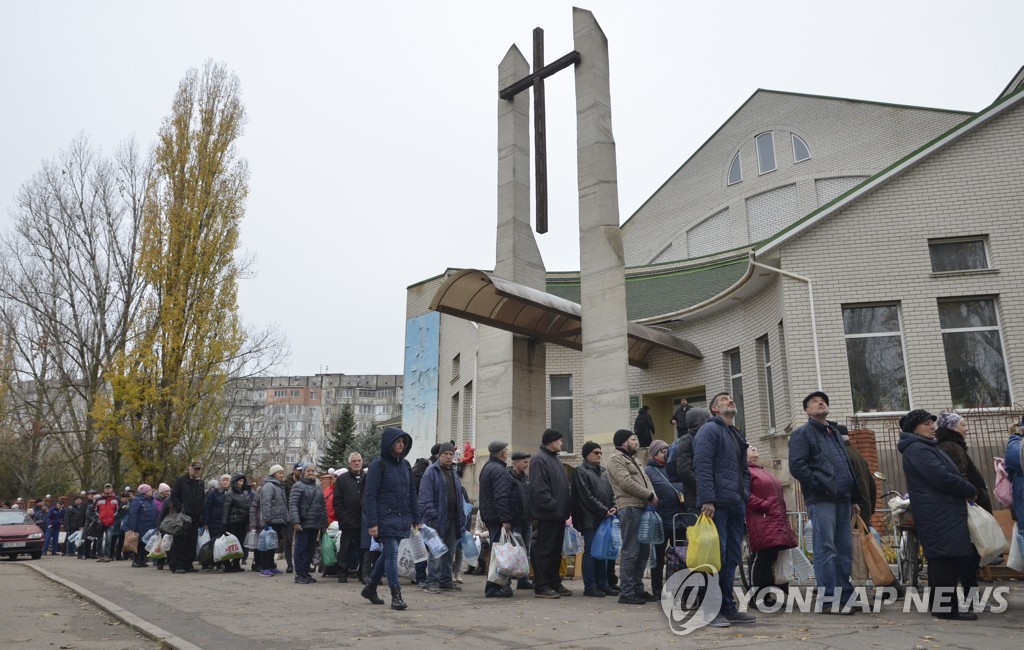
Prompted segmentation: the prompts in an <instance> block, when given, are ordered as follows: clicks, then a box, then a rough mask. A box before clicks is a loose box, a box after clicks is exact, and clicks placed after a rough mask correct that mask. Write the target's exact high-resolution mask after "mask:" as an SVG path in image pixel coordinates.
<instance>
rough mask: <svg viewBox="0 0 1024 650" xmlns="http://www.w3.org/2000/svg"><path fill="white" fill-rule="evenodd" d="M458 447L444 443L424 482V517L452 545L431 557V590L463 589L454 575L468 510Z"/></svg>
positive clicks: (425, 475) (429, 576) (429, 563)
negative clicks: (457, 461)
mask: <svg viewBox="0 0 1024 650" xmlns="http://www.w3.org/2000/svg"><path fill="white" fill-rule="evenodd" d="M454 460H455V447H454V446H453V445H452V444H451V443H450V442H444V443H441V447H440V448H439V449H438V454H437V461H436V462H434V463H433V464H432V465H430V467H428V468H427V470H426V471H425V472H423V481H422V482H421V483H420V492H419V506H420V518H421V519H422V521H423V523H424V524H425V525H427V526H430V527H431V528H433V529H434V530H436V531H437V534H438V535H440V537H441V541H443V542H444V544H445V546H447V547H448V552H446V553H445V554H444V555H442V556H441V557H434V556H433V555H431V556H430V559H429V560H428V566H427V593H430V594H439V593H441V591H461V590H462V588H461V587H459V586H458V585H457V584H455V582H453V576H452V558H453V557H454V556H455V547H456V544H457V543H458V541H459V537H460V536H461V535H462V531H464V530H466V511H465V510H463V508H462V482H461V481H459V477H458V476H457V475H456V474H455V469H454Z"/></svg>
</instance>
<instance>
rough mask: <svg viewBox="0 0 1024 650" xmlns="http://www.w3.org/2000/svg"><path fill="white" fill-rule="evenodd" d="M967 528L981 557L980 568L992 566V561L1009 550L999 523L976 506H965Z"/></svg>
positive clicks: (971, 504) (972, 504)
mask: <svg viewBox="0 0 1024 650" xmlns="http://www.w3.org/2000/svg"><path fill="white" fill-rule="evenodd" d="M967 528H968V529H969V530H970V531H971V541H972V542H974V548H976V549H978V555H980V556H981V563H980V566H987V565H989V564H992V561H993V560H995V559H996V558H997V557H999V556H1000V555H1002V554H1003V553H1005V552H1006V551H1008V550H1010V545H1009V544H1008V543H1007V542H1006V537H1005V536H1004V535H1003V529H1002V527H1001V526H1000V525H999V522H998V521H996V518H995V517H993V516H992V515H990V514H988V512H987V511H986V510H985V509H984V508H982V507H981V506H979V505H977V504H974V503H968V504H967Z"/></svg>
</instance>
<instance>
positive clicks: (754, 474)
mask: <svg viewBox="0 0 1024 650" xmlns="http://www.w3.org/2000/svg"><path fill="white" fill-rule="evenodd" d="M760 460H761V455H760V454H759V453H758V451H757V447H755V446H754V445H750V446H749V447H747V467H749V468H750V501H748V502H747V536H748V537H749V538H750V552H751V553H753V554H754V566H753V568H752V569H751V582H752V583H753V587H754V589H758V590H760V589H767V588H768V587H772V586H777V587H778V588H779V589H781V590H782V591H783V593H786V592H788V590H789V584H788V583H786V584H781V585H776V584H775V571H774V568H775V560H776V559H778V557H779V551H784V550H786V549H788V548H796V545H797V539H796V535H795V534H794V533H793V529H792V527H790V525H789V518H788V517H787V516H786V498H785V495H784V494H783V492H782V483H780V482H779V479H777V478H775V476H773V475H772V474H771V473H770V472H768V471H767V470H765V468H764V467H762V466H761V465H760V463H759V462H758V461H760ZM764 600H765V603H766V604H767V605H769V606H771V605H772V604H773V602H774V600H775V596H774V595H773V594H771V593H769V592H765V594H764Z"/></svg>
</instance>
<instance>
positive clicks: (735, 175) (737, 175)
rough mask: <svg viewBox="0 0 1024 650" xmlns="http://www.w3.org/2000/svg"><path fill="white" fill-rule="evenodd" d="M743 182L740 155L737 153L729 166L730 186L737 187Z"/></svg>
mask: <svg viewBox="0 0 1024 650" xmlns="http://www.w3.org/2000/svg"><path fill="white" fill-rule="evenodd" d="M742 180H743V170H742V169H741V168H740V154H739V152H738V151H737V152H736V155H735V156H734V157H733V159H732V164H731V165H729V183H728V184H729V185H735V184H736V183H739V182H740V181H742Z"/></svg>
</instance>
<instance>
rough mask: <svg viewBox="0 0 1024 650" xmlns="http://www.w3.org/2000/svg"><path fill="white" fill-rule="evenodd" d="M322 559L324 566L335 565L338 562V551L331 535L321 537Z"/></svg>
mask: <svg viewBox="0 0 1024 650" xmlns="http://www.w3.org/2000/svg"><path fill="white" fill-rule="evenodd" d="M320 561H321V562H322V563H323V565H324V566H334V565H336V564H337V563H338V551H337V549H336V548H335V546H334V538H333V537H331V536H330V535H324V536H323V537H321V538H320Z"/></svg>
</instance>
